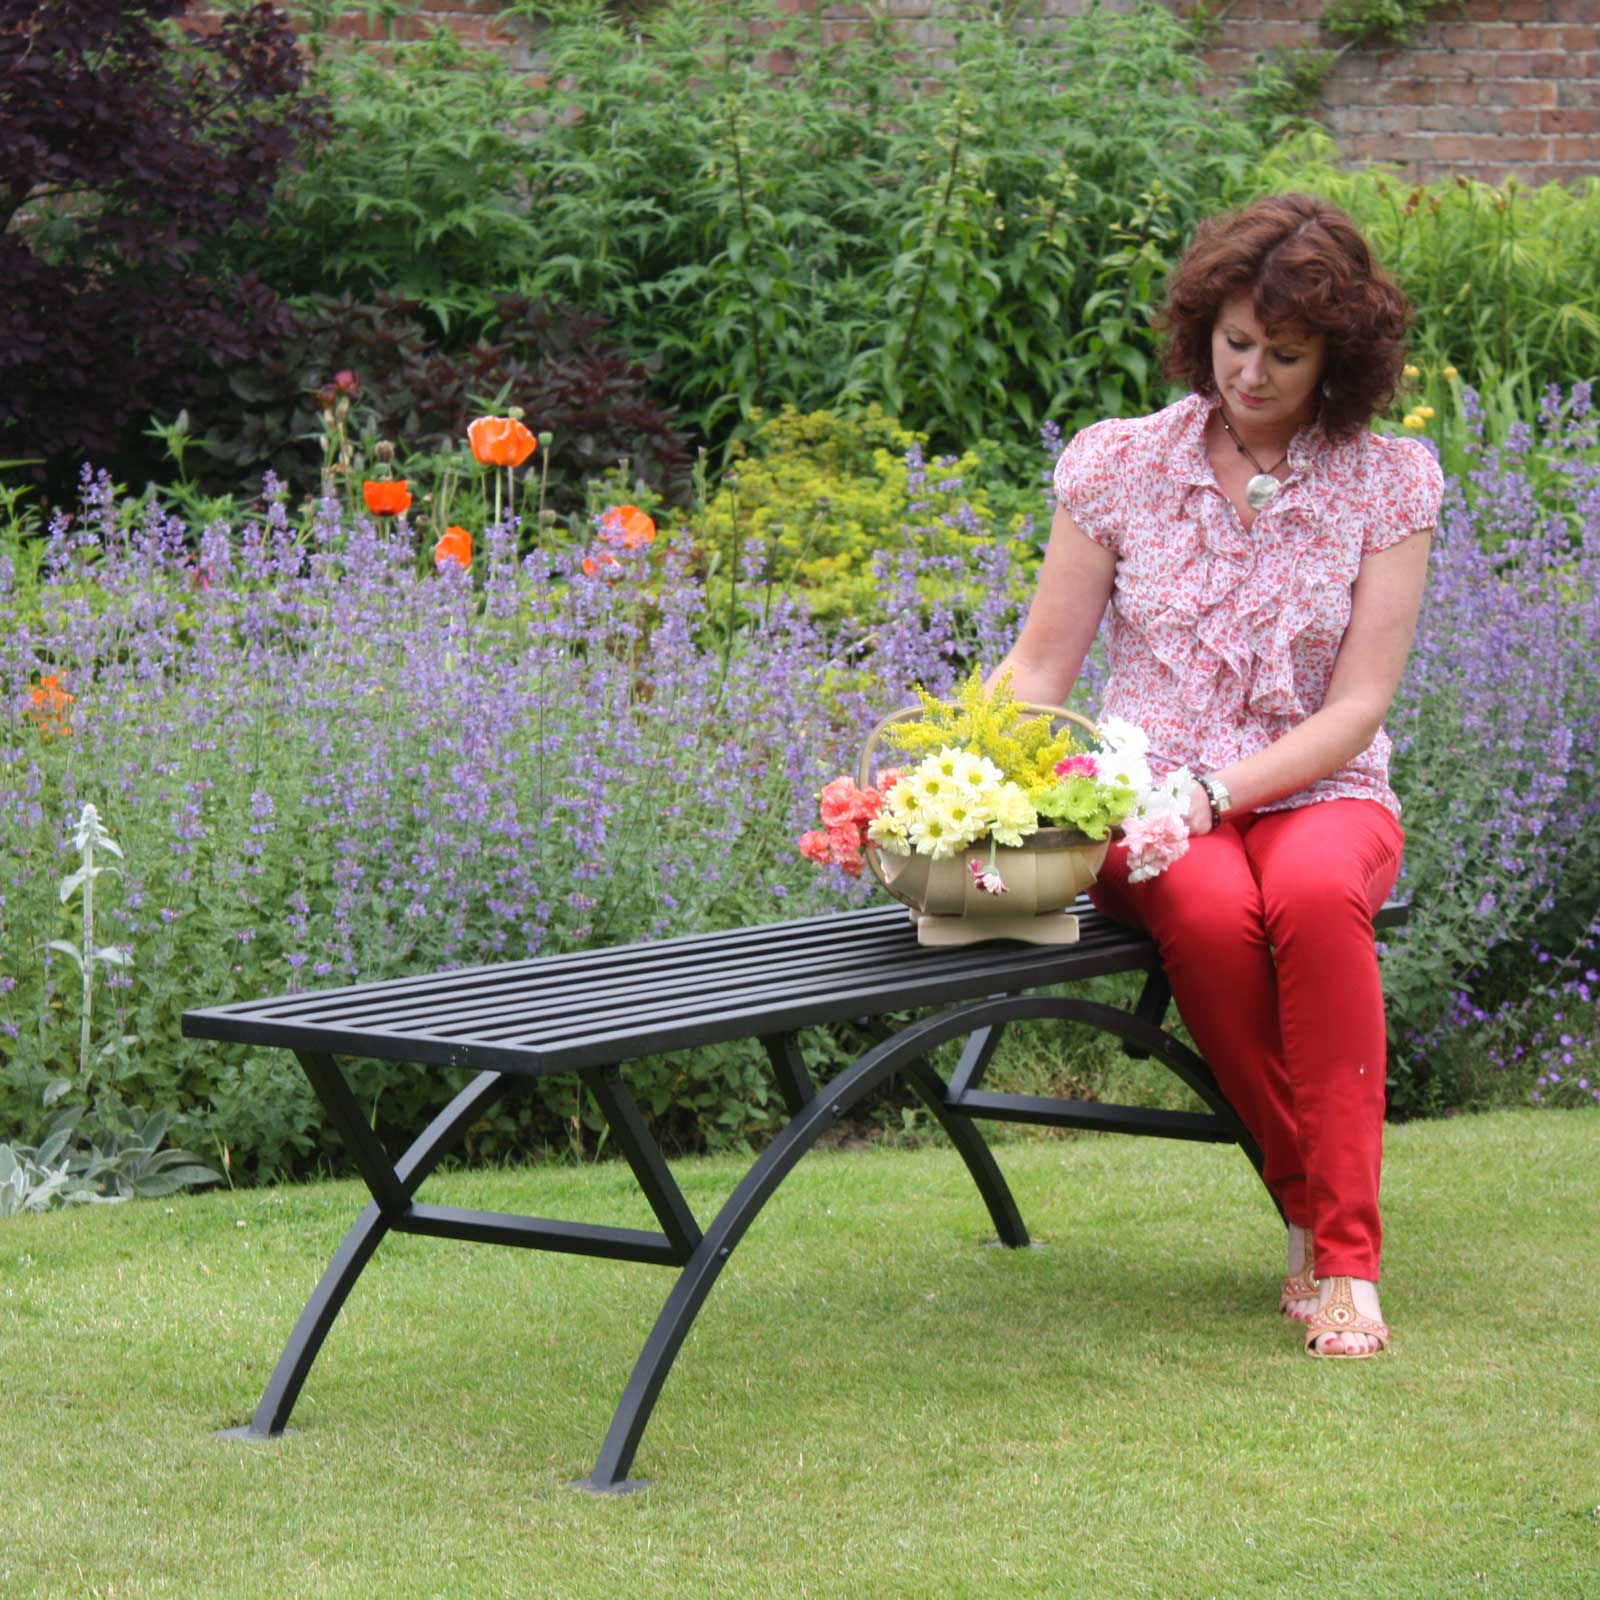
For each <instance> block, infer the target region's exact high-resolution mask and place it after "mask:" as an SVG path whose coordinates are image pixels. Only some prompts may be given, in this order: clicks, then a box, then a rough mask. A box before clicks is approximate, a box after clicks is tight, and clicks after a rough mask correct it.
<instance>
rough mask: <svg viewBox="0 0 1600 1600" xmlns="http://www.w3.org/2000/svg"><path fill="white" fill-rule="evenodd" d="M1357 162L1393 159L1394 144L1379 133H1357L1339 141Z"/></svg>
mask: <svg viewBox="0 0 1600 1600" xmlns="http://www.w3.org/2000/svg"><path fill="white" fill-rule="evenodd" d="M1340 142H1341V144H1342V145H1343V146H1344V148H1345V150H1346V151H1347V152H1348V153H1349V154H1350V155H1352V156H1354V157H1355V158H1356V159H1357V160H1358V161H1388V160H1392V159H1393V157H1394V143H1393V141H1392V140H1391V139H1389V138H1387V137H1386V136H1385V135H1383V134H1381V133H1358V134H1354V135H1352V136H1351V137H1350V138H1348V139H1344V140H1341V141H1340Z"/></svg>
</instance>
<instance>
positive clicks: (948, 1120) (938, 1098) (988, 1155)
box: [905, 1061, 1028, 1250]
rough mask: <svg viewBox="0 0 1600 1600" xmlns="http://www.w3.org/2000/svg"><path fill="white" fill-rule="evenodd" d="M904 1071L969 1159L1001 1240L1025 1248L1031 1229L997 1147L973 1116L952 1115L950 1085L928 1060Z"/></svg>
mask: <svg viewBox="0 0 1600 1600" xmlns="http://www.w3.org/2000/svg"><path fill="white" fill-rule="evenodd" d="M905 1072H906V1077H907V1079H908V1080H909V1081H910V1084H911V1087H912V1088H913V1089H915V1090H916V1091H917V1096H918V1098H919V1099H920V1100H921V1101H922V1103H923V1104H924V1105H925V1106H926V1107H927V1108H928V1109H929V1110H930V1111H931V1112H932V1113H933V1114H934V1116H935V1117H937V1118H938V1119H939V1126H940V1127H941V1128H943V1129H944V1131H945V1132H946V1133H947V1134H949V1135H950V1142H951V1144H953V1145H954V1146H955V1147H956V1149H957V1150H958V1151H959V1152H960V1155H961V1159H962V1160H963V1161H965V1162H966V1164H967V1171H968V1172H970V1173H971V1174H972V1181H973V1182H974V1183H975V1184H977V1186H978V1193H979V1194H981V1195H982V1196H983V1203H984V1204H985V1205H986V1206H988V1208H989V1215H990V1217H991V1218H993V1219H994V1231H995V1232H996V1233H997V1234H998V1235H999V1236H1000V1243H1001V1244H1003V1245H1005V1246H1006V1248H1007V1249H1010V1250H1021V1249H1023V1248H1025V1247H1026V1245H1027V1243H1028V1230H1027V1228H1026V1227H1025V1226H1024V1225H1023V1221H1022V1213H1021V1212H1020V1211H1018V1210H1017V1202H1016V1198H1015V1196H1013V1194H1012V1193H1011V1185H1010V1184H1008V1183H1007V1182H1006V1180H1005V1174H1004V1173H1002V1172H1001V1170H1000V1168H999V1165H998V1164H997V1163H996V1161H995V1159H994V1151H992V1150H991V1149H990V1148H989V1141H988V1140H987V1139H985V1138H984V1137H983V1135H982V1134H981V1133H980V1132H979V1131H978V1125H977V1124H976V1123H975V1122H974V1121H973V1120H972V1119H971V1118H970V1117H957V1116H952V1115H951V1113H950V1109H949V1104H948V1102H949V1098H950V1091H949V1086H948V1085H947V1084H946V1083H945V1081H944V1079H943V1078H941V1077H940V1076H939V1074H938V1073H937V1072H935V1071H934V1070H933V1067H932V1066H931V1065H930V1064H929V1063H928V1062H927V1061H916V1062H913V1063H912V1064H911V1065H910V1066H909V1067H907V1068H906V1069H905Z"/></svg>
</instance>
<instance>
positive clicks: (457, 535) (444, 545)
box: [433, 523, 472, 571]
mask: <svg viewBox="0 0 1600 1600" xmlns="http://www.w3.org/2000/svg"><path fill="white" fill-rule="evenodd" d="M447 561H454V562H455V563H456V564H457V565H458V566H460V567H461V568H462V569H463V571H465V570H467V569H468V568H470V567H471V566H472V535H471V534H470V533H468V532H467V530H466V529H465V528H458V527H456V526H455V525H454V524H453V523H452V524H451V525H450V526H449V527H448V528H446V529H445V530H444V537H443V538H442V539H441V540H440V541H439V542H438V544H436V545H435V546H434V547H433V564H434V566H436V567H440V568H442V567H443V566H444V564H445V562H447Z"/></svg>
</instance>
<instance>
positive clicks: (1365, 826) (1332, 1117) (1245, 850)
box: [1090, 800, 1405, 1280]
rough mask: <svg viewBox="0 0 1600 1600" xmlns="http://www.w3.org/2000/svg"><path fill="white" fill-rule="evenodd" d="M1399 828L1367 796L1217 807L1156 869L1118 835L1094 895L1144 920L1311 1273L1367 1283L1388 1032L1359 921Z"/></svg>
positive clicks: (1376, 1236)
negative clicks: (1217, 817)
mask: <svg viewBox="0 0 1600 1600" xmlns="http://www.w3.org/2000/svg"><path fill="white" fill-rule="evenodd" d="M1404 842H1405V839H1404V835H1403V834H1402V833H1401V831H1400V824H1399V823H1398V822H1396V821H1395V819H1394V818H1393V817H1392V816H1391V815H1390V814H1389V812H1388V811H1386V810H1385V809H1384V808H1383V807H1382V806H1381V805H1379V804H1377V802H1376V801H1371V800H1325V801H1322V802H1320V803H1318V804H1315V805H1308V806H1300V807H1297V808H1296V809H1295V810H1292V811H1273V812H1268V813H1266V814H1264V815H1251V816H1245V817H1241V818H1239V819H1238V820H1237V821H1234V820H1229V819H1224V821H1223V824H1222V826H1221V827H1220V828H1217V829H1215V830H1214V831H1213V832H1211V833H1208V834H1205V835H1202V836H1200V837H1197V838H1193V839H1191V840H1190V841H1189V853H1188V854H1187V855H1186V856H1184V857H1183V859H1182V860H1181V861H1179V862H1178V863H1177V864H1176V865H1175V866H1172V867H1170V868H1168V870H1167V871H1166V872H1164V873H1162V874H1161V875H1160V876H1159V877H1156V878H1151V879H1149V880H1147V881H1145V882H1143V883H1129V882H1128V868H1127V859H1126V852H1125V850H1124V848H1123V846H1122V845H1121V844H1120V843H1118V844H1113V845H1112V847H1111V851H1110V854H1109V855H1108V856H1107V858H1106V863H1105V866H1104V868H1103V869H1102V870H1101V874H1100V879H1099V882H1097V883H1096V884H1095V886H1094V888H1093V889H1091V890H1090V896H1091V898H1092V899H1093V900H1094V903H1095V904H1096V905H1097V906H1099V907H1100V909H1101V910H1102V911H1104V912H1105V913H1106V914H1107V915H1108V916H1111V917H1114V918H1116V919H1117V920H1118V921H1119V922H1125V923H1131V924H1132V925H1133V926H1135V927H1139V928H1143V929H1145V930H1147V931H1148V932H1149V933H1150V934H1151V935H1152V936H1153V937H1154V939H1155V941H1156V944H1157V946H1158V948H1159V949H1160V951H1161V955H1162V960H1163V961H1164V963H1165V965H1166V969H1167V976H1168V978H1169V979H1170V981H1171V983H1172V996H1173V999H1174V1000H1175V1001H1176V1002H1177V1006H1178V1013H1179V1015H1180V1016H1181V1017H1182V1018H1183V1020H1184V1024H1185V1025H1186V1026H1187V1027H1188V1029H1189V1033H1190V1036H1191V1037H1192V1038H1193V1039H1194V1042H1195V1044H1196V1046H1197V1047H1198V1048H1199V1051H1200V1054H1201V1055H1202V1056H1204V1057H1205V1059H1206V1062H1207V1064H1208V1065H1209V1066H1210V1067H1211V1070H1212V1072H1213V1073H1215V1075H1216V1078H1217V1082H1218V1084H1219V1085H1220V1087H1221V1089H1222V1092H1223V1093H1224V1094H1225V1095H1226V1096H1227V1097H1228V1100H1229V1103H1230V1104H1231V1105H1232V1106H1233V1108H1234V1109H1235V1110H1236V1111H1237V1112H1238V1113H1239V1116H1240V1117H1241V1118H1242V1119H1243V1121H1244V1124H1245V1126H1246V1127H1247V1128H1248V1129H1249V1130H1250V1132H1251V1134H1252V1135H1253V1136H1254V1137H1255V1140H1256V1142H1257V1143H1258V1144H1259V1145H1260V1146H1261V1151H1262V1154H1263V1156H1264V1158H1265V1162H1264V1171H1263V1174H1262V1176H1263V1177H1264V1178H1265V1179H1266V1183H1267V1187H1268V1188H1269V1189H1270V1190H1271V1191H1272V1193H1273V1194H1274V1195H1275V1196H1276V1198H1277V1200H1278V1203H1279V1204H1280V1205H1281V1206H1282V1207H1283V1211H1284V1214H1285V1216H1287V1217H1288V1219H1289V1221H1290V1222H1292V1223H1294V1224H1295V1225H1296V1226H1297V1227H1303V1228H1309V1229H1310V1230H1311V1233H1312V1237H1313V1239H1314V1241H1315V1249H1316V1258H1315V1259H1316V1271H1317V1276H1318V1277H1324V1278H1326V1277H1352V1278H1370V1279H1373V1280H1376V1278H1377V1277H1378V1270H1379V1257H1380V1254H1381V1252H1382V1247H1383V1228H1382V1224H1381V1223H1380V1221H1379V1218H1378V1175H1379V1169H1380V1167H1381V1165H1382V1160H1383V1112H1384V1079H1385V1077H1386V1069H1387V1060H1388V1035H1387V1030H1386V1029H1385V1026H1384V1015H1383V991H1382V988H1381V987H1380V983H1379V977H1378V957H1377V952H1376V950H1375V948H1374V946H1373V936H1372V918H1373V915H1374V913H1375V912H1376V911H1377V910H1378V909H1379V907H1381V906H1382V905H1383V903H1384V901H1385V899H1386V898H1387V897H1388V894H1389V891H1390V890H1391V889H1392V888H1393V887H1394V883H1395V878H1396V877H1397V876H1398V874H1399V870H1400V852H1401V849H1402V847H1403V845H1404Z"/></svg>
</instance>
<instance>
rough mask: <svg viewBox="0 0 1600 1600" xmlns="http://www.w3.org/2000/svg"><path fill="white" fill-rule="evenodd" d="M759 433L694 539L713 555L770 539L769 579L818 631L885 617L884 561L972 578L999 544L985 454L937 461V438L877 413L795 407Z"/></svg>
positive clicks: (766, 547) (765, 565)
mask: <svg viewBox="0 0 1600 1600" xmlns="http://www.w3.org/2000/svg"><path fill="white" fill-rule="evenodd" d="M751 421H752V423H753V425H754V428H755V431H754V433H753V434H752V435H751V437H750V439H749V441H748V443H745V442H739V443H736V444H735V445H734V447H733V449H732V451H731V453H730V462H729V467H728V470H727V472H726V473H725V474H724V476H723V479H722V483H721V486H720V488H719V489H718V490H717V492H716V494H715V496H714V497H713V498H712V500H711V502H710V503H709V505H707V507H706V509H705V513H704V515H703V517H701V518H699V519H697V521H696V524H695V529H696V533H697V535H698V537H699V538H700V539H701V540H702V542H703V543H704V544H705V545H706V546H707V548H708V549H709V550H711V551H715V552H725V551H727V550H729V549H730V548H736V549H742V548H743V546H744V543H745V541H746V540H748V539H750V538H756V539H760V540H761V541H762V546H763V548H762V557H761V564H762V573H763V577H764V578H765V579H767V580H769V581H770V582H772V583H773V584H775V585H777V586H779V587H781V588H784V589H787V590H790V591H792V592H793V593H794V594H795V595H796V597H797V598H798V599H800V600H801V601H802V603H804V604H805V605H806V607H807V608H808V609H809V610H810V612H811V614H812V615H813V616H814V617H816V618H818V619H819V620H825V621H835V622H836V621H840V620H844V619H847V618H851V617H855V618H861V619H866V618H870V617H874V616H878V615H880V614H881V612H882V608H883V604H884V596H883V594H882V590H881V586H880V583H879V580H878V577H877V574H876V572H875V570H874V566H875V563H876V561H877V560H878V558H879V557H880V556H882V555H892V554H894V553H895V552H907V553H915V554H916V556H917V557H918V559H923V560H926V559H929V558H934V557H940V556H951V557H958V558H963V560H964V567H965V570H967V571H970V570H971V566H972V563H971V556H972V553H973V552H974V551H975V550H979V549H984V548H987V547H989V546H990V545H992V544H993V543H994V535H993V534H992V533H991V532H990V529H991V528H993V527H994V526H995V521H994V505H993V503H992V497H991V495H990V493H989V492H988V490H987V489H986V488H985V487H984V486H983V481H984V466H983V458H982V456H981V455H979V454H978V453H977V452H976V451H972V450H968V451H965V452H963V453H962V454H961V455H960V456H942V457H939V458H937V459H936V460H933V461H927V460H926V459H925V450H926V447H927V444H928V440H927V436H926V435H924V434H917V433H913V432H912V431H910V430H909V429H907V428H902V427H901V426H899V424H897V423H896V422H895V421H894V420H893V419H892V418H890V417H887V416H885V415H884V414H883V412H882V411H881V410H879V409H878V407H876V406H869V407H868V408H867V409H866V410H865V411H864V412H862V413H861V414H860V415H859V416H841V415H837V414H835V413H834V412H831V411H813V412H809V413H806V414H802V413H800V412H799V411H797V410H795V408H794V407H793V406H785V407H784V408H783V409H782V410H781V411H780V412H779V413H778V414H777V415H776V416H774V417H767V416H764V415H763V414H762V413H760V412H756V413H754V414H753V415H752V418H751ZM908 468H909V471H908ZM944 587H945V588H948V587H949V585H948V584H946V585H945V586H944Z"/></svg>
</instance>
